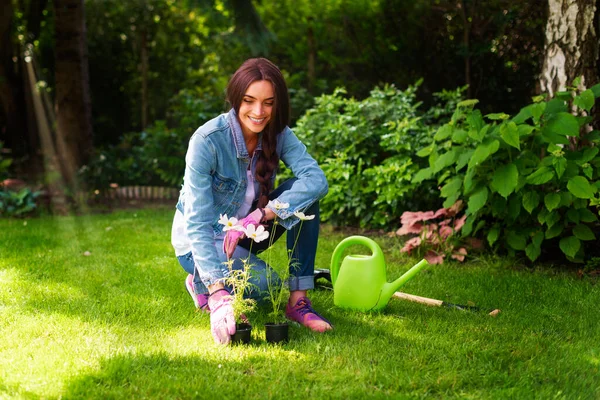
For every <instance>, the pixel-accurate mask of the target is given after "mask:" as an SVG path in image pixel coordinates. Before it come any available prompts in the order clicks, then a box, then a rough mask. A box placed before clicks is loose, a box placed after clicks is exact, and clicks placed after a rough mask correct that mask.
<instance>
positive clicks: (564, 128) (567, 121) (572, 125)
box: [546, 112, 579, 136]
mask: <svg viewBox="0 0 600 400" xmlns="http://www.w3.org/2000/svg"><path fill="white" fill-rule="evenodd" d="M546 129H547V130H548V131H549V132H551V133H554V134H557V135H562V136H579V122H577V118H575V116H574V115H573V114H569V113H568V112H560V113H558V114H556V115H554V116H553V117H552V118H550V120H549V121H548V123H547V124H546Z"/></svg>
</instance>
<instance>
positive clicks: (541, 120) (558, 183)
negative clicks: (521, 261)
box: [412, 82, 600, 261]
mask: <svg viewBox="0 0 600 400" xmlns="http://www.w3.org/2000/svg"><path fill="white" fill-rule="evenodd" d="M576 86H577V83H576V82H575V83H574V85H573V87H571V88H569V90H568V91H566V92H562V93H557V96H556V98H554V99H552V100H550V101H544V97H543V96H538V97H536V98H534V102H533V104H530V105H528V106H526V107H524V108H522V109H521V111H520V112H519V113H518V114H517V115H516V116H514V117H512V118H511V117H510V116H509V115H507V114H504V113H497V114H488V115H485V116H483V115H482V114H481V112H480V111H479V110H477V109H475V105H476V104H477V100H467V101H463V102H461V103H459V104H458V106H457V107H456V111H455V112H454V114H453V116H452V119H451V120H450V121H449V122H448V123H446V124H444V125H443V126H441V127H440V128H439V129H438V130H437V131H436V133H435V136H434V141H433V143H431V144H430V145H428V146H425V147H423V148H422V149H421V150H420V151H419V152H418V155H419V156H421V157H424V159H426V160H427V161H428V167H427V168H424V169H422V170H421V171H419V172H418V173H417V174H416V176H414V177H413V179H412V183H413V184H423V183H428V184H430V185H431V186H440V187H441V191H440V194H441V196H442V197H443V198H444V199H445V201H444V207H449V206H450V205H452V204H454V203H455V202H456V201H457V200H459V199H462V200H463V201H464V202H465V203H466V204H467V209H466V211H465V212H466V215H467V220H466V223H465V225H464V227H463V229H462V235H463V236H469V235H473V236H479V237H482V238H485V239H486V240H487V243H488V244H489V245H490V246H492V247H493V248H495V249H502V250H505V251H507V252H508V253H510V254H517V253H518V252H525V254H526V256H527V257H528V258H529V259H530V260H532V261H533V260H536V259H537V258H538V257H540V255H541V254H542V248H543V247H545V248H546V249H547V250H549V251H551V250H552V249H553V248H559V249H560V250H561V251H562V253H564V255H565V256H566V258H567V259H568V260H570V261H583V260H584V257H585V254H586V248H587V249H588V250H589V249H592V248H594V247H595V240H596V233H595V232H596V231H597V230H598V224H597V222H598V218H597V215H596V213H595V212H594V211H595V207H597V206H598V205H600V197H599V196H598V188H599V187H600V180H599V179H598V178H599V175H598V168H600V157H598V147H597V145H598V143H600V132H598V131H592V132H589V133H588V132H587V130H588V129H586V128H587V124H588V123H589V122H590V121H591V118H590V117H588V116H586V115H587V114H588V113H589V112H590V110H591V109H592V107H593V106H594V103H595V98H596V97H598V96H599V95H600V85H597V86H595V87H593V88H592V89H588V90H585V91H583V92H578V91H577V89H576ZM586 243H587V244H589V245H588V246H586V245H585V244H586Z"/></svg>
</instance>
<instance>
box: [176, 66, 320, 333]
mask: <svg viewBox="0 0 600 400" xmlns="http://www.w3.org/2000/svg"><path fill="white" fill-rule="evenodd" d="M226 96H227V102H228V103H229V104H230V106H231V107H232V109H231V110H230V111H229V112H228V113H226V114H222V115H220V116H218V117H216V118H215V119H213V120H211V121H208V122H207V123H206V124H204V125H203V126H201V127H200V128H198V130H197V131H196V132H195V133H194V135H193V136H192V138H191V139H190V143H189V147H188V151H187V155H186V168H185V175H184V184H183V188H182V190H181V193H180V197H179V202H178V203H177V211H176V213H175V218H174V221H173V231H172V244H173V247H174V248H175V253H176V255H177V258H178V260H179V262H180V264H181V265H182V266H183V268H184V269H185V270H186V271H187V272H188V273H189V275H188V277H187V278H186V287H187V288H188V291H189V292H190V295H192V298H193V299H194V303H195V304H196V307H198V308H201V309H204V310H207V311H210V313H211V316H210V324H211V332H212V335H213V337H214V339H215V342H217V343H223V344H226V343H228V342H229V335H230V334H233V333H235V321H234V318H233V309H232V306H231V296H230V295H229V292H228V291H227V289H226V288H225V285H224V279H225V277H226V274H227V267H226V265H225V264H224V262H225V261H227V260H228V259H229V258H231V259H232V260H234V263H233V268H242V263H241V261H240V260H241V259H245V258H247V257H248V256H250V263H251V264H252V265H253V267H252V269H253V276H254V277H253V282H252V283H253V284H255V285H256V286H258V291H256V292H259V293H260V292H264V291H266V289H267V287H266V274H267V268H268V266H267V265H266V264H265V263H264V261H262V260H261V259H259V258H258V257H257V256H256V253H257V252H259V251H262V250H264V249H265V247H266V246H268V244H265V242H271V240H269V241H264V242H260V243H254V244H253V246H250V240H249V239H248V238H245V237H244V234H243V233H241V232H238V231H234V230H229V231H227V232H226V233H225V232H223V225H220V224H219V223H218V220H219V217H220V215H228V216H230V217H233V216H235V217H236V218H238V219H239V220H240V222H241V223H242V224H243V225H244V226H247V225H249V224H254V225H258V224H265V223H266V224H272V222H273V220H274V218H278V224H277V229H276V232H275V236H274V239H275V240H276V239H277V238H279V237H280V236H281V234H282V233H283V232H284V231H285V230H286V229H287V230H288V235H287V247H288V250H292V249H293V250H294V254H293V255H292V257H293V259H294V260H295V264H294V268H290V275H291V277H290V280H289V289H290V298H289V301H288V304H287V307H286V316H287V317H288V318H289V319H291V320H294V321H297V322H299V323H300V324H302V325H304V326H306V327H308V328H310V329H312V330H314V331H318V332H324V331H327V330H330V329H332V326H331V324H330V323H329V322H328V321H327V320H326V319H325V318H323V317H322V316H320V315H319V314H318V313H317V312H316V311H315V310H314V309H313V308H312V305H311V303H310V301H309V300H308V298H307V297H306V295H307V290H309V289H312V288H313V287H314V279H313V275H314V260H315V255H316V250H317V241H318V235H319V218H318V216H319V208H318V207H319V205H318V201H319V199H321V198H322V197H323V196H325V194H326V193H327V190H328V185H327V180H326V178H325V175H324V173H323V171H322V170H321V169H320V168H319V166H318V165H317V163H316V161H315V160H314V159H313V158H312V157H311V156H310V155H309V154H308V153H307V151H306V146H304V144H302V143H301V142H300V141H299V140H298V139H297V138H296V136H295V135H294V133H293V132H292V131H291V130H290V128H289V127H288V125H289V119H290V110H289V95H288V90H287V86H286V83H285V80H284V78H283V76H282V74H281V72H280V71H279V69H278V68H277V67H276V66H275V65H274V64H273V63H271V62H270V61H269V60H266V59H264V58H254V59H249V60H247V61H246V62H244V64H242V66H241V67H240V68H239V69H238V70H237V71H236V72H235V73H234V74H233V76H232V77H231V80H230V81H229V84H228V86H227V94H226ZM280 160H281V161H283V163H284V164H285V165H286V166H287V167H288V168H290V169H291V171H292V173H293V174H294V178H293V179H290V180H288V181H286V182H284V183H283V184H282V185H280V186H279V187H278V188H277V189H275V190H273V183H274V182H275V174H276V170H277V166H278V164H279V161H280ZM270 200H273V202H276V201H278V202H279V203H280V204H281V203H283V204H285V203H287V204H289V207H288V208H285V209H284V208H278V207H274V206H273V202H269V201H270ZM296 211H301V212H304V213H305V214H313V215H315V216H316V217H315V218H314V219H313V220H308V221H304V222H303V224H298V222H299V219H298V218H297V217H296V216H295V215H294V212H296ZM300 226H301V227H302V228H301V232H300ZM294 244H295V246H294ZM250 249H251V251H252V254H250V253H249V251H250Z"/></svg>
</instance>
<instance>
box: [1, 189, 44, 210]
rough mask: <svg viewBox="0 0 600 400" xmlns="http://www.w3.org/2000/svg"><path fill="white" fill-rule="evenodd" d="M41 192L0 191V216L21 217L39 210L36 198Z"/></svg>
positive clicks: (29, 190) (28, 190)
mask: <svg viewBox="0 0 600 400" xmlns="http://www.w3.org/2000/svg"><path fill="white" fill-rule="evenodd" d="M39 194H40V193H39V192H34V191H32V190H31V189H29V188H23V189H21V190H19V191H18V192H14V191H11V190H3V189H0V216H2V217H21V216H24V215H26V214H30V213H32V212H33V211H35V209H36V208H37V204H36V198H37V197H38V196H39Z"/></svg>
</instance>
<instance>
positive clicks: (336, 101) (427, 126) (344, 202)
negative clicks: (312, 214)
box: [295, 81, 464, 228]
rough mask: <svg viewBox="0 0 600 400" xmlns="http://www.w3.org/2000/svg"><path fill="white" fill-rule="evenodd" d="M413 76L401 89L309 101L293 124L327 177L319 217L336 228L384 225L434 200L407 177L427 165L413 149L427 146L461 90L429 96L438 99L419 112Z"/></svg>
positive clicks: (340, 91)
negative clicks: (411, 82)
mask: <svg viewBox="0 0 600 400" xmlns="http://www.w3.org/2000/svg"><path fill="white" fill-rule="evenodd" d="M420 83H421V82H420V81H419V82H417V83H416V84H415V85H413V86H410V87H408V88H407V89H406V90H404V91H401V90H399V89H397V88H396V87H394V86H393V85H385V86H383V87H377V88H375V89H374V90H373V91H371V95H370V96H369V97H367V98H366V99H364V100H362V101H358V100H356V99H354V98H347V97H345V96H344V95H345V94H346V92H345V90H344V89H341V88H338V89H336V90H335V91H334V92H333V94H330V95H323V96H320V97H318V98H316V99H315V106H314V107H313V108H311V109H309V110H308V111H307V112H306V114H304V115H303V116H302V118H300V119H299V120H298V122H297V126H296V127H295V132H296V134H297V135H298V137H299V138H301V140H302V141H303V142H304V143H306V145H307V146H308V147H309V148H310V153H311V154H312V155H313V157H315V159H316V160H317V161H318V162H319V164H320V165H321V167H322V168H323V170H324V171H325V174H326V175H327V179H328V181H329V194H328V195H327V196H326V197H325V198H324V199H323V200H322V202H321V216H322V218H323V220H327V221H329V222H331V223H333V224H337V225H360V226H361V227H376V228H380V227H386V226H389V224H391V223H393V224H396V225H397V224H398V220H399V217H400V215H401V214H402V212H404V211H406V210H409V209H413V208H414V207H416V206H417V204H418V205H419V206H420V207H423V206H425V207H430V208H433V207H435V206H437V205H439V198H438V195H437V193H436V192H435V191H434V190H433V189H432V188H431V187H429V186H423V185H419V184H414V183H412V182H411V180H412V177H413V176H414V175H415V174H416V173H417V172H418V171H419V169H421V168H422V167H426V163H425V162H424V160H422V159H420V158H418V157H415V154H414V153H415V151H416V149H419V148H421V147H424V146H426V145H428V144H429V143H431V137H432V136H433V132H435V128H436V127H437V126H439V125H441V124H442V123H444V122H445V121H447V120H448V119H449V118H450V116H451V115H452V110H453V109H454V106H455V104H456V103H457V102H458V100H459V99H460V97H461V95H462V92H463V91H464V88H461V89H457V90H456V91H452V92H443V93H438V94H436V99H437V101H438V104H437V105H436V106H434V107H432V108H431V109H430V110H428V111H426V112H424V113H423V112H420V111H419V106H420V105H421V103H419V102H417V100H416V92H417V89H418V87H419V85H420Z"/></svg>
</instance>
